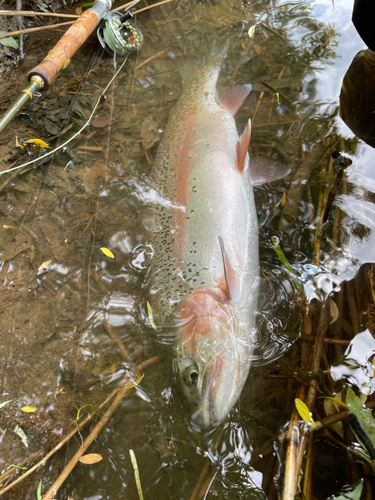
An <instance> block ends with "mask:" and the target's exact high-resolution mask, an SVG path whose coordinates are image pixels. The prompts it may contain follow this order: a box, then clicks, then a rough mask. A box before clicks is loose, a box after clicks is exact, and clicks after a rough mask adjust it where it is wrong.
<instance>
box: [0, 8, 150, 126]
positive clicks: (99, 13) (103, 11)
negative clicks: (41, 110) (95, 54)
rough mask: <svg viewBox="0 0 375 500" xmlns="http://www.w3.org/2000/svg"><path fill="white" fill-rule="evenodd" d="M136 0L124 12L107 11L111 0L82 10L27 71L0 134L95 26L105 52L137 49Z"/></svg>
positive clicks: (46, 85) (139, 41)
mask: <svg viewBox="0 0 375 500" xmlns="http://www.w3.org/2000/svg"><path fill="white" fill-rule="evenodd" d="M138 2H139V0H135V1H134V2H131V4H129V7H128V8H127V10H126V11H125V14H121V13H119V12H117V11H111V10H110V9H111V7H112V0H96V1H95V3H94V5H93V6H92V7H90V8H89V9H87V10H86V11H85V12H83V14H81V15H80V17H79V18H78V19H77V21H75V22H74V23H73V25H72V26H71V27H70V28H69V29H68V31H67V32H66V33H65V34H64V35H63V36H62V37H61V39H60V40H59V41H58V42H57V44H56V45H55V46H54V48H53V49H52V50H51V51H50V53H49V54H48V55H47V57H46V58H45V59H44V60H43V61H42V62H41V63H40V64H39V65H38V66H36V67H35V68H34V69H32V70H31V71H30V72H29V74H28V81H29V82H30V83H29V85H28V86H27V87H26V88H25V89H24V90H22V92H21V95H20V96H19V97H18V98H17V99H16V100H15V102H14V103H13V104H12V105H11V106H10V107H9V108H8V109H7V111H6V112H5V113H4V115H3V116H2V118H1V119H0V134H1V133H2V132H4V130H5V129H6V128H7V127H8V125H9V124H10V123H11V122H12V121H13V120H14V118H15V117H16V116H18V114H19V113H20V111H21V109H22V108H23V107H24V106H25V104H27V103H28V102H29V101H30V99H32V97H33V95H34V94H35V92H39V91H45V90H47V89H48V88H49V87H50V86H51V84H52V82H53V80H54V79H55V77H56V75H57V74H58V73H59V71H60V70H61V69H63V68H65V67H66V65H67V64H68V62H69V60H70V59H71V58H72V57H73V55H74V54H75V53H76V52H77V50H78V49H79V48H80V47H81V45H82V44H83V43H84V42H85V41H86V40H87V38H88V37H89V36H90V35H91V33H92V32H93V31H94V29H95V28H96V27H97V26H98V25H99V28H98V30H97V35H98V38H99V42H100V44H101V46H102V47H103V48H104V49H105V50H106V51H107V52H108V53H109V54H111V55H113V54H114V53H116V54H119V55H125V54H126V53H127V52H129V51H134V50H138V49H139V48H140V47H141V45H142V43H143V35H142V32H141V31H140V29H139V28H138V27H137V26H135V25H134V24H133V23H132V21H131V17H132V13H131V10H130V9H131V7H133V6H134V5H135V4H136V3H138Z"/></svg>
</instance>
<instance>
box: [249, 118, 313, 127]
mask: <svg viewBox="0 0 375 500" xmlns="http://www.w3.org/2000/svg"><path fill="white" fill-rule="evenodd" d="M304 121H305V120H304V119H298V120H281V121H279V122H269V123H259V125H258V124H257V125H254V127H271V126H273V125H289V124H290V123H300V122H304Z"/></svg>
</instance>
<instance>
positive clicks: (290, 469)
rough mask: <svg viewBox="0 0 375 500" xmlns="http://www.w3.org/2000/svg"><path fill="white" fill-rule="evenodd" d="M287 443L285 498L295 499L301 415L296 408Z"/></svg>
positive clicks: (286, 499)
mask: <svg viewBox="0 0 375 500" xmlns="http://www.w3.org/2000/svg"><path fill="white" fill-rule="evenodd" d="M285 441H286V445H287V450H286V458H285V479H284V491H283V500H294V496H295V485H294V484H295V477H296V458H297V449H298V443H299V416H298V413H297V411H296V410H294V411H293V415H292V420H291V422H290V425H289V428H288V431H287V433H286V436H285Z"/></svg>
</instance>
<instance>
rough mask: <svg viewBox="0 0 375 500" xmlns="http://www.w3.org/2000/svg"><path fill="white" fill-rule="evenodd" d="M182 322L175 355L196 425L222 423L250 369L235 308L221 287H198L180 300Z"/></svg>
mask: <svg viewBox="0 0 375 500" xmlns="http://www.w3.org/2000/svg"><path fill="white" fill-rule="evenodd" d="M179 321H180V325H179V329H180V335H179V336H178V342H177V357H178V369H179V372H180V376H181V380H182V384H183V388H184V391H185V393H186V395H187V397H188V399H189V400H190V401H191V403H192V404H193V406H195V408H196V412H195V413H194V417H195V419H196V420H197V421H198V423H199V424H201V425H203V426H205V427H209V426H218V425H219V424H220V423H221V422H222V421H223V420H224V419H225V418H226V417H227V416H228V414H229V412H230V410H231V408H232V407H233V405H234V404H235V403H236V401H237V399H238V397H239V395H240V393H241V390H242V387H243V385H244V383H245V381H246V377H247V373H248V365H249V363H244V362H243V361H244V359H243V356H242V354H241V353H243V347H245V350H246V346H241V345H240V344H241V342H239V337H241V335H239V330H240V328H241V326H240V322H239V321H238V320H237V317H236V314H235V308H234V306H233V304H232V303H231V302H230V300H229V299H228V296H227V295H226V294H225V293H223V292H222V291H221V290H220V289H210V290H198V291H196V292H193V293H192V294H190V295H189V296H188V297H187V299H186V300H185V301H184V302H183V303H182V304H181V306H180V308H179ZM241 347H242V348H241Z"/></svg>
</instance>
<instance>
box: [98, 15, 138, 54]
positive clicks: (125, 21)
mask: <svg viewBox="0 0 375 500" xmlns="http://www.w3.org/2000/svg"><path fill="white" fill-rule="evenodd" d="M130 17H131V13H129V12H127V13H126V14H124V15H122V14H120V13H119V12H117V11H115V10H112V11H111V12H109V13H108V14H107V15H106V17H105V18H104V21H103V23H102V24H101V25H100V26H99V28H98V30H97V35H98V38H99V42H100V44H101V46H102V47H103V49H104V50H105V51H106V52H108V54H110V55H112V56H113V55H114V54H115V53H116V54H119V55H121V56H123V55H125V54H126V53H127V52H132V51H135V50H138V49H140V48H141V46H142V43H143V34H142V32H141V30H140V29H139V28H138V27H137V26H135V25H134V24H133V23H132V22H131V20H130Z"/></svg>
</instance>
